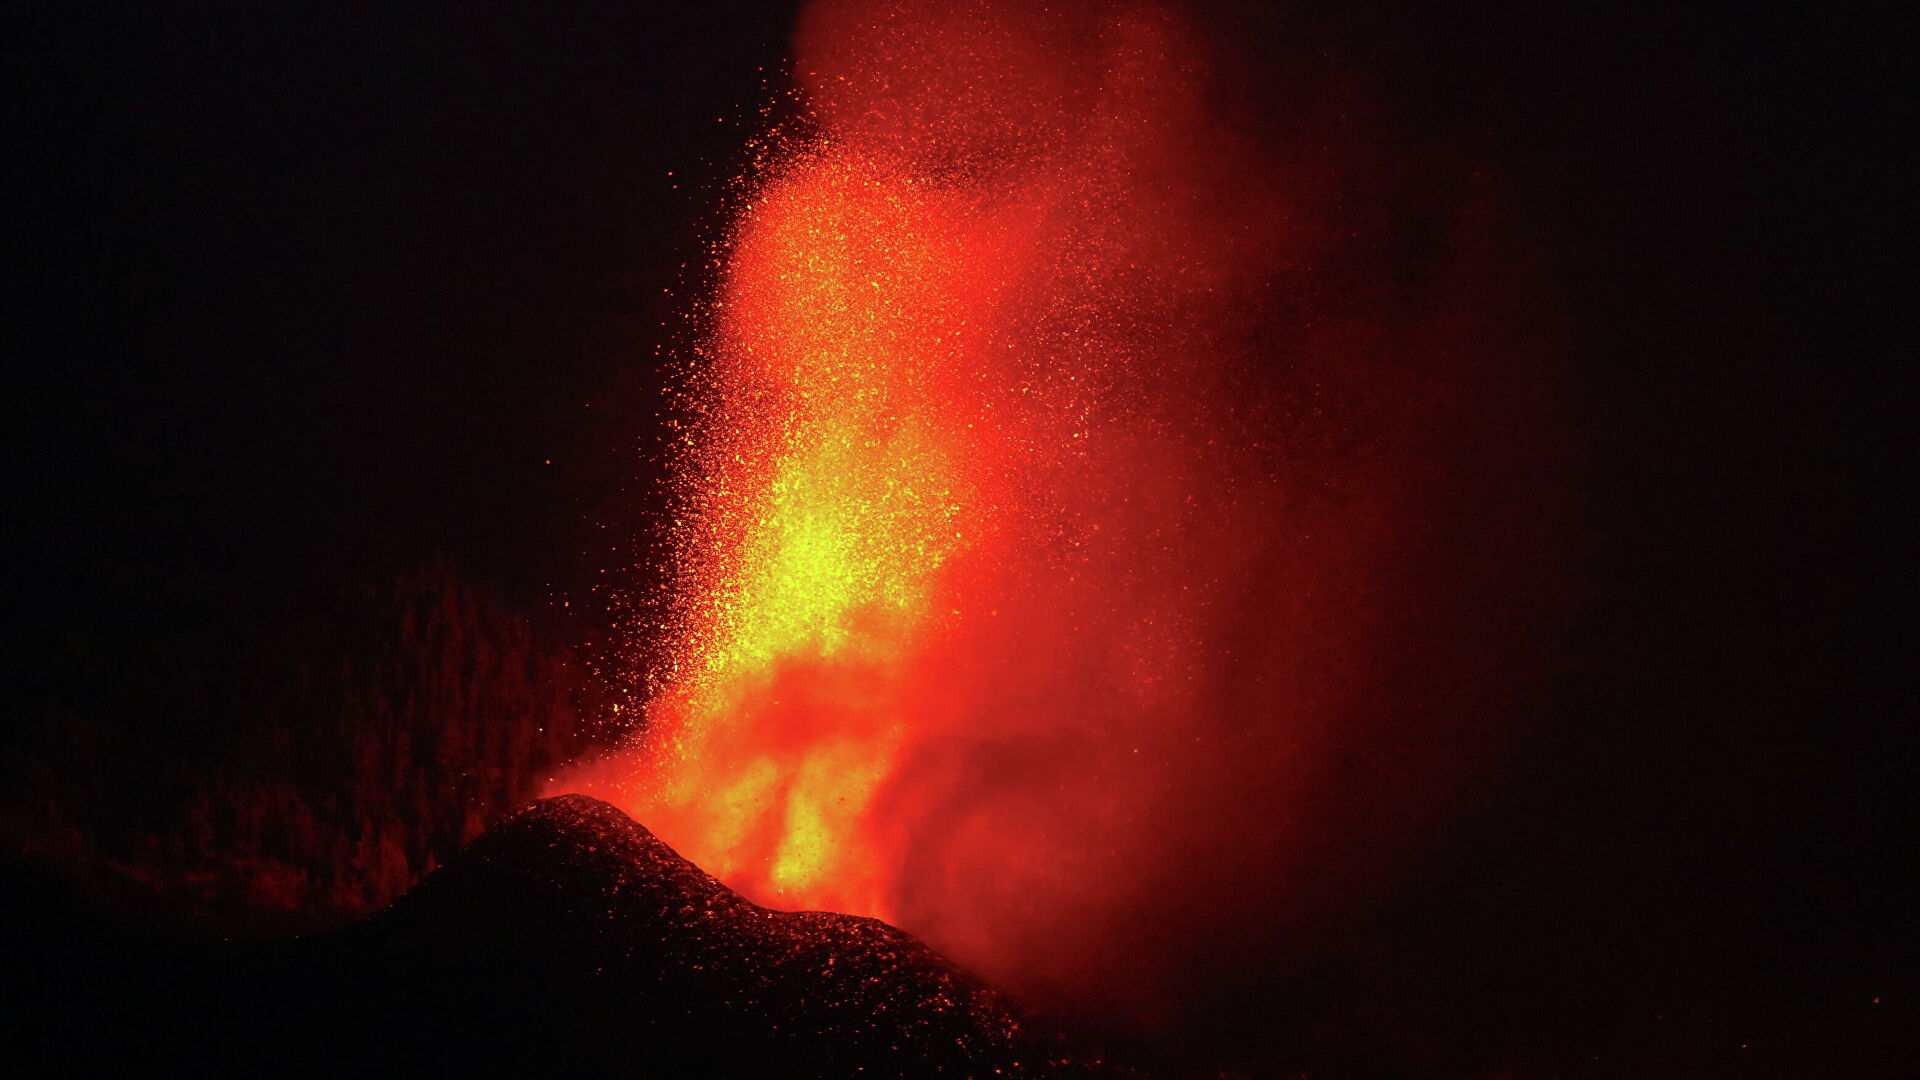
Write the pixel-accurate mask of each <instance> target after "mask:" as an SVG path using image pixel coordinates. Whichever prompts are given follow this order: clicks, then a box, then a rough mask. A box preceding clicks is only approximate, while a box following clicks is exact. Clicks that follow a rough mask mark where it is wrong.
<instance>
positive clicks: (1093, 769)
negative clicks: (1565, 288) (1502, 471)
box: [562, 0, 1551, 1009]
mask: <svg viewBox="0 0 1920 1080" xmlns="http://www.w3.org/2000/svg"><path fill="white" fill-rule="evenodd" d="M795 72H796V75H797V76H798V81H799V84H800V90H801V93H802V94H803V100H804V102H805V104H806V106H807V109H808V113H809V116H810V118H811V120H812V122H813V124H814V128H813V129H812V130H811V131H809V132H808V133H807V134H805V135H803V136H793V137H790V138H789V139H788V140H787V141H786V142H785V143H784V144H783V146H784V149H783V150H782V151H781V152H779V153H778V154H776V155H775V160H773V161H772V162H771V163H770V164H769V165H767V166H766V167H764V168H763V169H762V170H761V171H760V172H759V173H758V174H757V175H756V176H754V177H753V178H751V180H750V181H749V186H748V188H747V192H748V193H747V196H746V197H745V198H744V199H743V201H742V203H741V205H740V206H739V207H738V219H737V224H736V225H735V227H734V229H733V232H732V235H731V238H730V240H729V242H728V243H727V245H726V246H725V249H724V252H723V258H724V260H725V271H724V281H723V285H722V288H721V291H720V293H719V295H718V296H717V297H716V298H714V299H713V301H712V304H713V311H712V313H711V314H712V316H713V322H714V325H715V332H714V335H713V338H712V340H711V342H710V343H709V346H708V350H707V353H706V356H705V360H704V363H705V370H704V371H703V373H702V375H701V377H700V381H699V385H698V386H697V387H696V389H695V392H696V393H698V394H700V395H701V396H702V401H703V415H704V416H705V424H704V427H703V429H702V430H701V431H700V432H699V434H698V437H697V443H696V446H695V447H694V449H692V450H691V451H690V452H689V455H688V457H687V459H686V461H685V463H684V471H683V483H684V492H683V499H684V505H685V513H684V516H683V520H684V525H683V532H682V535H681V536H680V538H679V540H680V543H681V548H682V558H683V577H682V591H681V596H680V609H679V615H678V618H679V621H678V623H677V625H676V626H675V628H674V630H673V637H672V639H671V641H670V643H669V647H670V650H671V655H672V661H673V665H672V675H671V677H670V678H669V680H668V681H667V683H666V687H667V688H666V689H665V690H664V691H662V692H660V693H659V694H658V695H657V696H656V697H655V699H654V700H653V702H652V703H651V705H650V707H649V712H648V728H649V730H648V731H647V733H646V737H645V740H644V741H643V743H642V744H641V746H640V747H639V748H638V749H636V750H635V751H634V752H633V753H632V754H629V755H626V756H622V757H618V758H615V759H612V760H609V761H607V762H604V763H602V764H600V765H599V766H597V767H595V768H593V769H589V770H587V771H586V772H584V773H582V774H581V775H579V776H576V777H573V778H570V779H569V782H568V783H566V784H564V785H562V787H565V788H568V789H572V790H587V791H590V792H592V793H595V794H600V795H603V796H605V797H608V798H611V799H613V800H614V801H616V802H618V803H619V804H621V805H622V806H624V807H625V808H626V809H628V810H629V811H630V812H631V813H632V814H633V815H634V816H635V817H636V818H638V819H639V820H640V821H642V822H643V823H645V824H646V825H647V826H649V827H650V828H651V829H653V830H654V831H655V832H656V833H657V834H658V835H659V836H661V837H662V838H663V839H664V840H666V841H667V842H668V843H669V844H671V845H673V846H674V847H675V848H677V849H678V850H679V851H681V852H682V853H684V854H685V855H687V856H688V857H689V858H691V859H693V860H694V861H695V862H696V863H698V864H700V865H701V866H703V867H704V868H706V869H707V870H709V871H710V872H712V873H714V874H715V875H716V876H718V877H720V878H722V879H723V880H726V881H727V882H729V883H730V884H732V885H733V886H735V887H736V888H738V889H740V890H741V891H743V892H745V893H746V894H747V895H748V896H750V897H752V898H754V899H756V900H758V901H759V902H761V903H763V904H767V905H769V906H774V907H782V908H824V909H831V910H837V911H846V912H852V913H858V914H871V915H876V916H879V917H881V918H884V919H887V920H889V921H892V922H895V923H898V924H899V925H901V926H903V927H905V928H907V929H909V930H912V931H915V932H917V933H920V934H922V935H923V936H926V937H927V938H928V939H930V940H931V941H932V942H933V943H934V944H935V945H937V946H939V947H941V948H944V949H946V950H947V951H949V952H950V953H951V954H953V955H955V956H956V957H958V958H959V959H961V960H962V961H963V962H966V963H969V964H971V965H973V966H975V967H977V968H979V969H982V970H983V971H985V972H986V973H987V974H989V975H992V976H996V977H998V978H1000V979H1002V980H1003V981H1005V982H1007V983H1009V984H1012V985H1016V986H1020V987H1024V988H1027V989H1029V990H1032V991H1034V992H1036V993H1040V992H1045V991H1047V990H1049V989H1053V990H1059V991H1061V992H1064V993H1067V994H1070V995H1077V996H1078V998H1079V999H1081V1000H1088V999H1099V1000H1105V1001H1111V1002H1115V1003H1116V1004H1118V1005H1119V1006H1122V1007H1125V1008H1128V1009H1154V1008H1158V1007H1160V1006H1163V1005H1165V1004H1166V1003H1167V999H1168V997H1169V996H1172V995H1177V993H1178V985H1179V981H1180V978H1181V976H1180V971H1181V970H1182V969H1183V968H1184V967H1189V966H1193V965H1206V964H1213V965H1214V966H1215V967H1216V968H1217V967H1218V958H1213V959H1208V955H1209V951H1210V950H1225V951H1231V945H1230V944H1228V943H1227V942H1228V941H1229V938H1230V936H1231V935H1233V934H1241V935H1244V934H1245V933H1246V932H1247V925H1248V920H1249V919H1252V918H1255V917H1256V913H1260V912H1268V911H1274V910H1279V911H1281V912H1282V913H1285V912H1289V911H1291V912H1297V913H1304V912H1306V911H1308V910H1309V909H1310V908H1312V907H1313V906H1315V905H1316V904H1322V905H1324V904H1327V903H1338V902H1340V899H1339V898H1340V897H1350V896H1352V895H1353V894H1354V889H1355V888H1356V886H1355V885H1354V882H1355V881H1356V880H1358V879H1360V878H1367V877H1370V876H1377V875H1370V874H1359V873H1355V872H1354V871H1353V870H1352V865H1351V864H1352V863H1353V861H1354V859H1355V858H1356V856H1355V851H1358V853H1359V854H1358V856H1357V857H1358V859H1359V862H1360V863H1362V864H1366V865H1372V864H1374V863H1378V862H1380V861H1382V860H1385V859H1387V858H1388V855H1387V854H1385V853H1388V852H1391V851H1396V850H1399V849H1401V848H1403V847H1405V846H1406V844H1407V837H1406V836H1405V835H1403V834H1405V833H1406V831H1407V829H1408V827H1409V826H1408V823H1409V822H1410V821H1417V820H1419V819H1420V815H1424V814H1426V813H1427V808H1430V807H1431V806H1433V805H1435V804H1436V803H1437V802H1438V801H1439V800H1440V798H1441V796H1442V795H1443V794H1444V793H1445V792H1446V791H1447V790H1448V789H1450V788H1451V787H1452V786H1453V785H1454V784H1456V783H1457V782H1458V781H1459V779H1460V778H1461V777H1464V776H1466V775H1468V774H1469V772H1470V771H1471V770H1470V768H1469V765H1471V764H1472V763H1473V762H1475V761H1478V760H1479V759H1480V758H1481V756H1482V755H1483V751H1484V749H1485V746H1486V745H1488V744H1489V743H1490V742H1491V741H1493V740H1491V739H1490V735H1491V733H1494V732H1496V731H1498V730H1502V729H1503V728H1504V726H1505V723H1506V719H1505V717H1504V716H1503V715H1502V714H1501V707H1502V706H1501V703H1502V702H1504V701H1505V700H1506V698H1505V697H1504V696H1503V695H1504V694H1505V691H1504V690H1497V689H1491V688H1492V687H1494V686H1495V685H1496V684H1497V683H1499V682H1500V681H1501V680H1502V679H1504V678H1505V677H1506V676H1507V674H1508V673H1510V672H1511V670H1513V667H1514V666H1517V665H1518V664H1519V663H1520V660H1519V659H1517V658H1520V657H1522V655H1523V654H1525V653H1526V651H1527V649H1526V647H1524V646H1513V642H1514V641H1517V640H1520V639H1524V638H1526V637H1527V636H1528V633H1529V631H1525V630H1524V629H1523V630H1516V629H1515V628H1516V627H1524V625H1525V624H1526V622H1527V620H1528V619H1529V618H1531V615H1530V613H1531V612H1533V611H1535V610H1536V607H1535V605H1534V602H1533V601H1532V600H1515V599H1512V598H1511V597H1509V598H1507V599H1499V600H1492V601H1489V600H1487V599H1485V598H1484V596H1485V593H1486V586H1487V584H1488V582H1490V581H1494V580H1501V581H1504V582H1506V583H1507V587H1508V588H1509V589H1511V590H1512V591H1513V594H1514V595H1515V596H1518V595H1521V594H1523V593H1526V592H1527V591H1530V590H1534V591H1537V588H1538V586H1539V584H1540V580H1542V579H1543V577H1544V575H1542V574H1538V573H1536V569H1537V568H1534V567H1533V566H1532V564H1533V562H1535V561H1538V562H1540V563H1542V564H1545V563H1548V562H1550V561H1551V560H1550V559H1549V558H1548V557H1547V556H1546V555H1545V553H1544V551H1543V550H1541V549H1539V548H1537V547H1536V544H1535V539H1536V537H1537V536H1538V535H1539V532H1540V530H1539V527H1538V524H1537V521H1536V515H1535V514H1534V511H1533V510H1532V508H1531V507H1530V506H1529V505H1528V504H1527V503H1526V501H1525V498H1524V496H1525V495H1527V494H1528V493H1530V492H1531V491H1532V488H1531V487H1530V486H1529V485H1530V484H1531V483H1532V482H1531V481H1527V482H1525V483H1523V484H1522V487H1523V488H1525V489H1526V490H1524V491H1519V492H1516V491H1514V490H1506V489H1501V490H1488V489H1487V485H1486V484H1485V483H1483V482H1482V481H1481V480H1479V479H1475V478H1474V469H1475V467H1476V465H1477V464H1483V463H1484V462H1485V461H1486V460H1488V459H1490V458H1491V457H1493V456H1497V455H1501V454H1505V453H1508V452H1510V451H1512V450H1513V448H1514V445H1515V444H1516V441H1517V442H1518V443H1519V444H1520V445H1523V446H1524V445H1526V440H1527V439H1529V438H1532V436H1531V435H1529V434H1526V433H1527V432H1530V431H1531V430H1532V427H1530V425H1531V424H1533V416H1534V413H1536V412H1539V411H1540V410H1541V406H1540V405H1539V400H1538V399H1539V396H1540V392H1539V389H1538V387H1537V386H1536V385H1535V382H1534V381H1532V376H1527V375H1522V376H1520V377H1516V376H1515V374H1514V373H1513V371H1511V370H1509V368H1510V367H1511V363H1510V362H1509V361H1505V360H1502V359H1500V358H1499V356H1498V355H1497V354H1498V352H1499V351H1500V349H1502V348H1505V349H1507V350H1508V351H1512V345H1513V343H1512V342H1511V341H1506V342H1503V343H1501V344H1499V345H1490V344H1488V341H1487V338H1488V337H1489V335H1488V333H1487V331H1486V323H1487V322H1488V321H1490V320H1491V319H1492V318H1493V317H1494V314H1493V313H1492V312H1490V311H1487V310H1483V309H1485V308H1488V307H1489V305H1490V301H1489V300H1488V299H1487V298H1488V296H1490V295H1493V294H1494V292H1496V291H1497V285H1493V284H1489V280H1490V279H1489V273H1488V272H1486V271H1484V270H1482V269H1477V268H1476V267H1480V266H1482V264H1485V263H1487V262H1489V261H1490V260H1489V256H1488V254H1487V250H1486V248H1487V244H1488V243H1490V241H1486V240H1485V238H1484V237H1481V236H1479V235H1477V234H1476V233H1475V230H1476V229H1478V228H1479V227H1480V225H1481V224H1482V222H1481V219H1480V218H1479V217H1477V216H1476V215H1478V214H1479V212H1480V211H1479V209H1478V207H1479V203H1478V202H1476V201H1475V200H1478V199H1479V198H1480V196H1479V195H1477V194H1476V195H1473V196H1472V197H1471V198H1468V197H1464V196H1463V197H1461V198H1460V205H1456V206H1444V207H1440V208H1439V209H1440V210H1442V211H1445V212H1446V213H1447V214H1450V215H1452V217H1450V218H1448V219H1447V224H1446V226H1445V229H1446V231H1447V235H1446V236H1444V237H1442V240H1441V246H1442V247H1443V248H1446V249H1447V250H1446V251H1444V252H1443V253H1442V254H1441V255H1439V256H1436V257H1435V260H1434V266H1433V267H1427V268H1426V269H1429V270H1433V271H1435V272H1437V273H1439V274H1440V275H1441V276H1440V278H1439V279H1438V280H1439V283H1438V284H1434V285H1432V286H1430V287H1429V288H1428V289H1427V291H1426V292H1425V293H1421V294H1420V295H1419V296H1418V297H1417V298H1416V299H1415V300H1413V301H1409V300H1408V299H1407V298H1405V297H1403V296H1398V295H1388V292H1389V290H1386V289H1385V288H1384V287H1382V288H1378V289H1377V290H1376V291H1377V292H1378V293H1379V295H1377V296H1376V295H1373V293H1371V292H1369V290H1370V289H1374V288H1375V286H1373V285H1372V284H1371V283H1372V282H1374V281H1375V280H1376V279H1383V280H1384V279H1386V278H1390V277H1392V276H1393V275H1394V273H1395V272H1396V270H1397V269H1398V268H1399V267H1398V264H1397V263H1395V262H1394V259H1396V258H1398V256H1396V255H1394V254H1392V253H1390V252H1389V253H1385V254H1382V253H1381V251H1380V250H1379V249H1380V238H1379V236H1368V237H1364V238H1362V237H1360V235H1359V234H1358V233H1356V232H1354V231H1352V230H1349V229H1348V228H1347V227H1346V222H1345V221H1344V219H1343V218H1342V217H1341V214H1342V213H1344V212H1345V210H1344V200H1345V199H1346V198H1348V197H1349V196H1347V195H1345V194H1341V192H1342V185H1343V184H1345V183H1347V181H1348V180H1349V178H1350V177H1352V176H1353V175H1355V174H1364V172H1365V170H1366V169H1368V168H1370V167H1375V166H1380V167H1386V166H1387V164H1388V163H1387V162H1386V160H1385V158H1384V157H1371V156H1370V152H1367V151H1364V150H1362V149H1361V147H1362V146H1364V145H1365V143H1364V141H1363V140H1359V139H1356V138H1355V137H1354V136H1353V134H1352V132H1351V130H1350V129H1349V128H1348V127H1347V126H1346V125H1345V118H1344V117H1342V118H1341V121H1340V122H1338V123H1334V122H1329V126H1328V127H1327V128H1326V130H1316V131H1312V132H1304V133H1301V132H1296V133H1289V134H1286V135H1284V136H1283V135H1273V136H1271V137H1269V136H1266V135H1264V134H1262V135H1260V137H1258V138H1255V137H1250V136H1249V135H1247V134H1246V129H1247V128H1248V127H1249V125H1247V124H1244V123H1243V124H1240V125H1239V126H1238V127H1237V128H1235V127H1229V126H1228V125H1226V124H1224V123H1221V122H1219V121H1218V120H1216V119H1215V118H1214V117H1213V116H1212V115H1211V111H1212V110H1211V107H1210V106H1209V105H1208V104H1207V102H1208V100H1209V99H1208V98H1207V96H1206V92H1207V90H1208V87H1209V86H1210V82H1209V79H1210V75H1209V65H1208V50H1207V49H1206V48H1204V47H1203V39H1202V36H1201V34H1200V32H1199V31H1198V30H1197V29H1195V28H1193V27H1190V26H1189V25H1187V24H1186V23H1185V22H1184V21H1183V19H1182V18H1181V17H1180V16H1179V15H1178V14H1177V13H1176V12H1174V11H1170V10H1168V9H1164V8H1161V7H1158V6H1154V5H1146V4H1123V3H1084V4H1071V5H1066V6H1065V7H1063V8H1061V9H1057V10H1054V11H1051V12H1047V13H1036V12H1035V11H1033V10H1030V5H1026V4H1016V3H1005V4H1001V3H940V4H914V3H890V2H858V0H856V2H836V3H827V4H820V5H816V6H815V7H814V8H812V9H810V11H809V12H808V13H807V15H806V17H805V19H804V20H803V23H802V26H801V29H800V31H799V33H798V36H797V41H796V58H795ZM1329 132H1333V133H1334V134H1333V135H1329ZM1336 139H1343V140H1345V141H1344V142H1341V143H1340V145H1338V146H1337V147H1336V146H1333V145H1332V143H1333V142H1334V141H1335V140H1336ZM1329 158H1331V159H1332V160H1327V159H1329ZM1366 197H1367V196H1366V195H1364V194H1363V195H1361V196H1359V198H1361V199H1365V198H1366ZM1390 229H1391V226H1383V234H1385V231H1390ZM1462 234H1465V235H1466V236H1467V237H1468V239H1467V240H1466V241H1464V242H1462V241H1460V240H1459V239H1458V238H1459V236H1461V235H1462ZM1368 245H1371V247H1368ZM1356 246H1358V247H1360V248H1362V250H1359V251H1354V250H1351V249H1352V248H1353V247H1356ZM1453 247H1464V248H1466V249H1469V253H1467V254H1463V253H1461V252H1460V251H1455V250H1452V248H1453ZM1516 432H1519V434H1516ZM1494 487H1498V485H1497V484H1496V485H1494ZM1517 496H1521V497H1519V498H1517ZM1475 633H1481V634H1483V635H1484V637H1485V640H1480V641H1475V640H1466V639H1463V638H1462V636H1461V635H1463V634H1464V635H1466V636H1467V637H1468V638H1471V636H1472V635H1473V634H1475ZM1354 844H1357V845H1359V847H1358V848H1356V849H1349V845H1354ZM1233 890H1238V892H1237V893H1236V892H1234V891H1233ZM1329 897H1332V899H1329ZM1303 917H1304V916H1303ZM1195 919H1204V920H1207V924H1206V926H1205V927H1203V928H1201V929H1199V930H1198V931H1197V932H1196V931H1195V929H1194V927H1193V924H1192V920H1195ZM1181 924H1184V925H1185V927H1186V928H1185V929H1183V930H1182V931H1181V932H1180V933H1181V934H1183V935H1184V939H1183V941H1182V942H1181V943H1180V944H1178V945H1177V946H1175V945H1169V944H1167V943H1165V942H1163V941H1160V940H1158V938H1156V937H1154V936H1152V935H1153V934H1156V933H1157V934H1160V935H1167V934H1171V933H1172V931H1171V930H1169V929H1167V927H1169V926H1172V925H1181ZM1143 932H1144V933H1145V934H1146V935H1147V936H1144V937H1143ZM1223 954H1224V953H1223ZM1116 973H1127V974H1128V975H1129V976H1130V979H1129V980H1127V981H1128V982H1130V983H1131V985H1126V986H1120V985H1113V979H1112V977H1113V976H1114V975H1115V974H1116ZM1142 973H1145V974H1147V975H1148V976H1149V978H1146V979H1140V978H1137V977H1131V976H1138V975H1140V974H1142Z"/></svg>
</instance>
